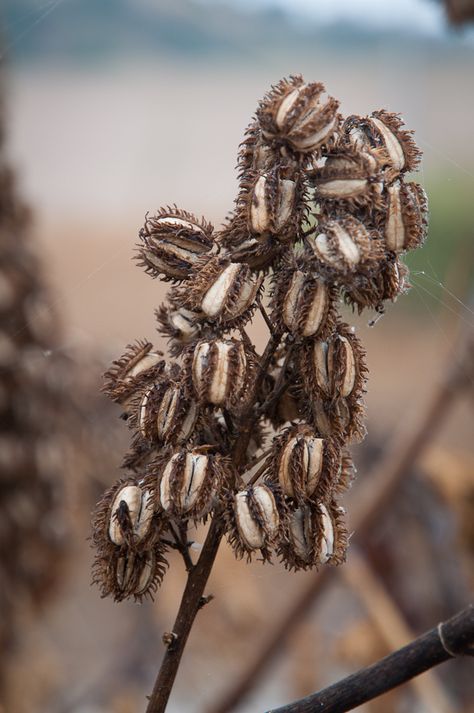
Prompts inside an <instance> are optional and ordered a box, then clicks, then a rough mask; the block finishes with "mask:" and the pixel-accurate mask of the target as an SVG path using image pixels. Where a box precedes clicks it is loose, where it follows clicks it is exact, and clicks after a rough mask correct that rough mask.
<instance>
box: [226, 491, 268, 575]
mask: <svg viewBox="0 0 474 713" xmlns="http://www.w3.org/2000/svg"><path fill="white" fill-rule="evenodd" d="M279 510H280V500H279V495H278V491H277V490H275V489H274V488H272V487H271V486H269V485H268V484H260V485H253V486H250V487H248V488H246V489H245V490H241V491H239V492H238V493H236V494H235V495H234V496H233V497H232V498H231V504H230V507H229V510H228V512H227V522H228V527H229V533H228V539H229V542H230V544H231V546H232V547H233V549H234V550H235V553H236V555H237V557H239V558H241V557H243V556H244V555H246V556H247V559H248V560H250V558H251V555H252V554H253V553H254V552H256V551H259V552H260V553H261V554H262V556H263V559H264V560H265V561H269V560H270V549H271V547H272V545H273V543H274V542H275V539H276V537H277V535H278V532H279V528H280V512H279Z"/></svg>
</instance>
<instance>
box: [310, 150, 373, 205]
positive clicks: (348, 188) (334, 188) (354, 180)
mask: <svg viewBox="0 0 474 713" xmlns="http://www.w3.org/2000/svg"><path fill="white" fill-rule="evenodd" d="M312 183H313V185H314V186H315V188H316V200H317V201H318V202H319V203H321V202H323V203H324V201H328V202H330V203H329V205H332V204H333V203H334V201H338V202H345V203H347V202H348V203H350V204H351V205H353V206H354V207H356V208H357V207H359V206H365V205H367V204H371V205H372V206H375V207H381V206H382V204H383V201H382V199H381V197H380V196H381V193H382V189H383V182H382V179H381V175H380V167H379V164H378V162H377V160H376V159H375V158H374V157H373V156H372V155H371V154H370V153H368V152H367V151H358V150H354V149H352V148H350V147H341V148H338V149H335V150H334V151H333V152H331V153H330V154H329V156H328V157H327V159H326V162H325V164H324V166H322V167H321V168H317V169H316V170H315V171H314V172H313V174H312Z"/></svg>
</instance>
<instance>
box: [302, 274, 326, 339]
mask: <svg viewBox="0 0 474 713" xmlns="http://www.w3.org/2000/svg"><path fill="white" fill-rule="evenodd" d="M328 300H329V297H328V291H327V287H326V285H325V284H324V282H318V283H317V284H316V289H315V290H314V292H313V297H312V301H311V305H310V309H309V311H308V316H307V317H306V321H305V323H304V326H303V329H302V335H303V337H311V336H312V335H313V334H316V332H317V331H318V329H319V327H320V326H321V324H322V321H323V319H324V316H325V314H326V309H327V305H328Z"/></svg>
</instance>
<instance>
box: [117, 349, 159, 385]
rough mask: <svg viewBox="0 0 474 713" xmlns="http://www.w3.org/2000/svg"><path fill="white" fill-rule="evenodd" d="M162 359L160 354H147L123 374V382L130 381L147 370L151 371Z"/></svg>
mask: <svg viewBox="0 0 474 713" xmlns="http://www.w3.org/2000/svg"><path fill="white" fill-rule="evenodd" d="M161 359H162V356H161V355H160V354H156V353H155V352H148V354H145V356H144V357H142V358H141V359H140V361H138V362H137V363H136V364H134V365H133V366H132V367H131V368H130V369H129V370H128V371H127V373H126V374H125V376H124V379H125V381H130V380H131V379H133V378H135V377H137V376H140V374H143V372H145V371H148V369H152V368H153V367H154V366H156V364H158V362H160V361H161Z"/></svg>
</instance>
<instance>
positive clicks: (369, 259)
mask: <svg viewBox="0 0 474 713" xmlns="http://www.w3.org/2000/svg"><path fill="white" fill-rule="evenodd" d="M374 233H375V231H370V230H368V229H367V228H366V226H365V225H364V224H363V223H362V222H361V221H360V220H357V218H353V217H352V216H344V217H341V218H338V219H337V220H325V221H322V222H321V223H320V224H319V225H318V226H317V228H316V229H315V231H314V232H313V233H312V234H311V235H310V236H308V238H307V242H308V244H309V246H310V248H311V250H312V252H313V254H314V257H315V258H316V260H317V261H318V263H320V265H321V266H322V267H323V269H324V268H325V269H326V272H327V274H328V275H331V274H333V275H334V276H335V277H337V276H344V275H347V274H350V273H353V272H356V271H359V270H368V269H376V265H377V263H378V262H379V261H380V260H382V259H383V257H384V244H383V241H382V240H380V239H377V237H376V236H375V235H374Z"/></svg>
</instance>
